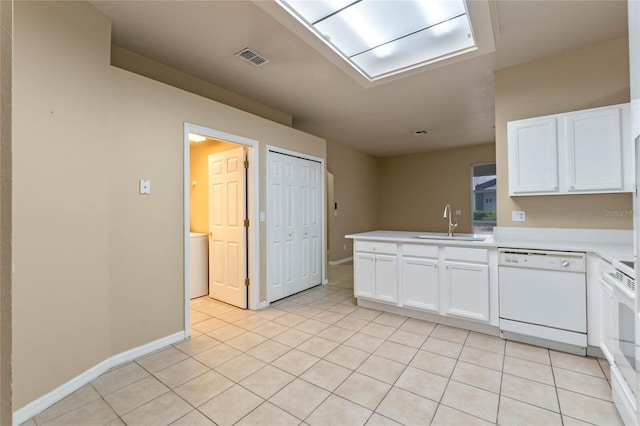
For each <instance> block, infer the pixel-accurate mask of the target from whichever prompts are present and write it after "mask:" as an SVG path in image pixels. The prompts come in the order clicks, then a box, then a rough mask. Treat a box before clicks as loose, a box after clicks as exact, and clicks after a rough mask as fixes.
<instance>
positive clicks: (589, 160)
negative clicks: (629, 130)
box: [565, 107, 623, 192]
mask: <svg viewBox="0 0 640 426" xmlns="http://www.w3.org/2000/svg"><path fill="white" fill-rule="evenodd" d="M565 124H566V126H565V129H566V130H565V131H566V143H567V145H566V146H567V173H568V176H567V178H568V181H567V185H568V188H567V189H568V190H569V191H570V192H571V191H573V192H578V191H598V190H609V191H616V190H622V187H623V173H622V172H623V171H622V135H621V131H620V108H617V107H615V108H609V109H603V110H598V111H591V112H584V113H572V114H568V115H567V116H566V117H565Z"/></svg>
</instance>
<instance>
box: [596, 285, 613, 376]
mask: <svg viewBox="0 0 640 426" xmlns="http://www.w3.org/2000/svg"><path fill="white" fill-rule="evenodd" d="M599 296H600V297H599V299H600V349H601V350H602V353H603V354H604V356H605V358H607V361H609V363H610V364H613V303H614V300H613V287H612V286H610V285H609V284H607V283H606V282H605V281H604V280H603V279H602V278H601V279H600V295H599Z"/></svg>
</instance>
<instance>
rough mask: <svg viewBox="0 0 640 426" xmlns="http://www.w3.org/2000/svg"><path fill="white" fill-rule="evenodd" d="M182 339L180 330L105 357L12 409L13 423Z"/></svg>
mask: <svg viewBox="0 0 640 426" xmlns="http://www.w3.org/2000/svg"><path fill="white" fill-rule="evenodd" d="M183 339H185V333H184V331H180V332H178V333H174V334H171V335H169V336H166V337H162V338H160V339H158V340H154V341H153V342H150V343H147V344H145V345H141V346H138V347H136V348H133V349H129V350H128V351H125V352H122V353H119V354H117V355H114V356H112V357H111V358H107V359H105V360H104V361H102V362H101V363H100V364H98V365H96V366H94V367H91V368H90V369H88V370H87V371H85V372H84V373H82V374H80V375H78V376H76V377H74V378H73V379H71V380H69V381H68V382H67V383H64V384H63V385H61V386H58V387H57V388H56V389H54V390H52V391H51V392H49V393H48V394H46V395H43V396H41V397H40V398H38V399H36V400H35V401H32V402H30V403H29V404H27V405H25V406H24V407H22V408H20V409H19V410H16V411H14V412H13V424H16V425H19V424H21V423H24V422H26V421H27V420H29V419H30V418H32V417H33V416H35V415H37V414H40V413H41V412H42V411H44V410H45V409H47V408H49V407H50V406H52V405H53V404H55V403H56V402H58V401H60V400H61V399H62V398H64V397H65V396H68V395H70V394H71V393H73V392H75V391H76V390H78V389H80V388H81V387H82V386H84V385H86V384H87V383H90V382H91V381H92V380H94V379H96V378H97V377H98V376H100V375H101V374H103V373H106V372H107V371H109V370H110V369H111V368H113V367H117V366H118V365H121V364H124V363H126V362H129V361H133V360H134V359H137V358H140V357H142V356H145V355H147V354H150V353H151V352H154V351H157V350H158V349H161V348H163V347H165V346H169V345H171V344H173V343H176V342H179V341H180V340H183Z"/></svg>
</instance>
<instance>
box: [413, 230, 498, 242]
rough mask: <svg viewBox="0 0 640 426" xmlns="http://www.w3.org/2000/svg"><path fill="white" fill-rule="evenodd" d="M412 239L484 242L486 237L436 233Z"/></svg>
mask: <svg viewBox="0 0 640 426" xmlns="http://www.w3.org/2000/svg"><path fill="white" fill-rule="evenodd" d="M413 238H418V239H421V240H445V241H452V240H453V241H484V240H486V239H487V238H489V237H487V236H478V235H474V234H454V235H452V236H449V235H447V234H446V233H444V232H443V233H438V232H433V233H429V234H420V235H416V236H415V237H413Z"/></svg>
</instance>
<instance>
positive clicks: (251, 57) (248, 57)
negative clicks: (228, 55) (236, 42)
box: [236, 47, 269, 67]
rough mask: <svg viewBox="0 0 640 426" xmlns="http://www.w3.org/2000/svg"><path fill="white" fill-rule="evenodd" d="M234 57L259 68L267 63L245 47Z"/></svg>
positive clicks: (266, 60)
mask: <svg viewBox="0 0 640 426" xmlns="http://www.w3.org/2000/svg"><path fill="white" fill-rule="evenodd" d="M236 56H237V57H238V58H242V59H244V60H245V61H247V62H251V63H252V64H253V65H255V66H256V67H259V66H260V65H264V64H266V63H267V62H269V60H268V59H266V58H264V57H262V56H260V55H258V54H257V53H256V52H254V51H253V50H251V49H249V48H248V47H246V48H244V49H242V50H241V51H239V52H238V53H236Z"/></svg>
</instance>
